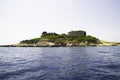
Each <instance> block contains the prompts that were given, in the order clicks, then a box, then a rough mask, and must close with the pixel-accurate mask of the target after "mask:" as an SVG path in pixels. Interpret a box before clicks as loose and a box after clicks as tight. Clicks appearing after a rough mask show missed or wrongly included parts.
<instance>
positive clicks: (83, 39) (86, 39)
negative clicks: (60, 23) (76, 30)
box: [20, 31, 99, 44]
mask: <svg viewBox="0 0 120 80" xmlns="http://www.w3.org/2000/svg"><path fill="white" fill-rule="evenodd" d="M46 39H47V40H48V41H49V42H54V43H56V44H58V43H60V44H65V43H67V42H77V43H87V44H90V43H94V44H97V43H98V42H99V39H97V38H95V37H92V36H90V35H88V36H86V35H85V36H83V35H79V36H76V37H71V36H70V35H66V34H57V33H55V32H54V33H47V32H46V31H44V32H43V33H42V35H41V37H39V38H34V39H30V40H23V41H21V42H20V43H22V44H37V43H38V42H40V41H41V40H42V41H44V40H46Z"/></svg>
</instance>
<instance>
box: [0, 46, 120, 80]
mask: <svg viewBox="0 0 120 80" xmlns="http://www.w3.org/2000/svg"><path fill="white" fill-rule="evenodd" d="M0 80H120V47H0Z"/></svg>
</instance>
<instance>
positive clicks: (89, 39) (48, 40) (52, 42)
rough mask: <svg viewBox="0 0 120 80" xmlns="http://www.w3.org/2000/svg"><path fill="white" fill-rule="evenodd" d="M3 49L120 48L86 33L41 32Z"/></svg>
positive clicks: (78, 31) (115, 44)
mask: <svg viewBox="0 0 120 80" xmlns="http://www.w3.org/2000/svg"><path fill="white" fill-rule="evenodd" d="M3 46H4V47H72V46H75V47H79V46H120V43H115V42H106V41H101V40H99V39H98V38H96V37H93V36H90V35H87V33H86V31H83V30H77V31H70V32H68V33H67V34H65V33H64V34H57V33H55V32H46V31H44V32H42V35H41V36H40V37H38V38H33V39H30V40H22V41H20V43H18V44H13V45H3Z"/></svg>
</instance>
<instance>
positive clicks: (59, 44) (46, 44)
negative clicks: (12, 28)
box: [11, 41, 120, 47]
mask: <svg viewBox="0 0 120 80" xmlns="http://www.w3.org/2000/svg"><path fill="white" fill-rule="evenodd" d="M11 46H13V47H79V46H120V43H115V42H106V41H99V43H87V42H85V43H84V42H64V43H62V42H49V41H39V42H38V43H36V44H25V43H24V44H22V43H19V44H15V45H11Z"/></svg>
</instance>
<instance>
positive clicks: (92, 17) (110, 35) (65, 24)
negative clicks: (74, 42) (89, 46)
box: [0, 0, 120, 45]
mask: <svg viewBox="0 0 120 80" xmlns="http://www.w3.org/2000/svg"><path fill="white" fill-rule="evenodd" d="M71 30H84V31H86V32H87V34H88V35H92V36H94V37H97V38H99V39H100V40H105V41H114V42H120V36H119V35H120V0H0V44H1V45H3V44H15V43H19V41H21V40H25V39H31V38H35V37H40V36H41V33H42V32H43V31H47V32H56V33H59V34H61V33H67V32H69V31H71Z"/></svg>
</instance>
